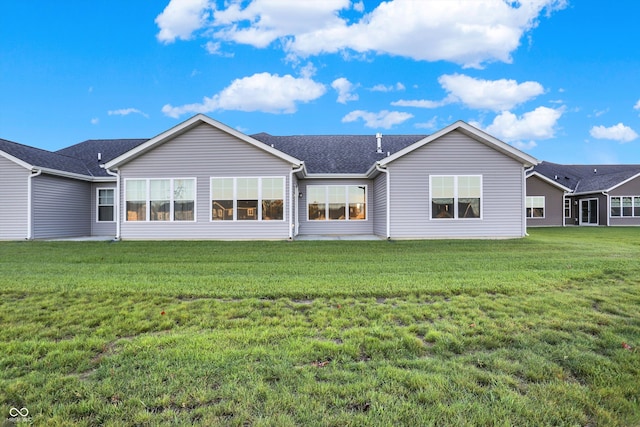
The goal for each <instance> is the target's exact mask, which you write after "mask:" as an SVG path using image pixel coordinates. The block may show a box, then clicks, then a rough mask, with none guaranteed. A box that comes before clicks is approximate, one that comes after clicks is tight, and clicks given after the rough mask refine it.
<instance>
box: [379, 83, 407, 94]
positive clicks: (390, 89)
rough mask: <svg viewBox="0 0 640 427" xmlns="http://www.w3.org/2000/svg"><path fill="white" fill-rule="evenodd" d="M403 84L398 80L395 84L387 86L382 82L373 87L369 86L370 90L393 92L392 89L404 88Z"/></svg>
mask: <svg viewBox="0 0 640 427" xmlns="http://www.w3.org/2000/svg"><path fill="white" fill-rule="evenodd" d="M405 89H406V88H405V86H404V85H403V84H402V83H400V82H398V83H396V84H395V85H389V86H385V85H383V84H378V85H375V86H374V87H372V88H371V91H372V92H393V91H394V90H398V91H400V90H405Z"/></svg>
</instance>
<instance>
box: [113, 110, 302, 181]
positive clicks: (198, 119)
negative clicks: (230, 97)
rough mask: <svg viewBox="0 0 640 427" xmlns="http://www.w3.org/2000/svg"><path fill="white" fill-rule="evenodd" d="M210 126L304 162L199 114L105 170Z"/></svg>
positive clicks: (114, 161) (296, 162) (293, 161)
mask: <svg viewBox="0 0 640 427" xmlns="http://www.w3.org/2000/svg"><path fill="white" fill-rule="evenodd" d="M203 123H205V124H208V125H209V126H212V127H214V128H216V129H219V130H221V131H223V132H225V133H228V134H229V135H232V136H235V137H236V138H238V139H240V140H242V141H244V142H246V143H248V144H251V145H253V146H255V147H257V148H259V149H261V150H263V151H266V152H267V153H269V154H272V155H274V156H276V157H279V158H280V159H282V160H285V161H286V162H289V163H291V164H293V165H300V164H302V161H301V160H299V159H296V158H295V157H292V156H289V155H288V154H285V153H283V152H282V151H280V150H277V149H275V148H273V147H271V146H270V145H267V144H265V143H263V142H260V141H258V140H257V139H254V138H251V137H250V136H249V135H245V134H244V133H242V132H239V131H237V130H235V129H233V128H231V127H229V126H227V125H225V124H223V123H220V122H219V121H217V120H213V119H212V118H210V117H207V116H205V115H204V114H197V115H195V116H193V117H191V118H190V119H187V120H185V121H184V122H182V123H180V124H178V125H176V126H174V127H172V128H171V129H169V130H167V131H164V132H162V133H161V134H160V135H157V136H155V137H153V138H151V139H150V140H148V141H147V142H145V143H143V144H140V145H138V146H137V147H135V148H133V149H132V150H129V151H127V152H126V153H124V154H122V155H121V156H118V157H116V158H115V159H113V160H111V161H109V162H107V163H105V165H104V166H105V168H107V169H113V168H115V167H117V166H120V165H121V164H123V163H126V162H128V161H130V160H132V159H134V158H136V157H138V156H140V155H141V154H144V153H145V152H147V151H149V150H150V149H152V148H153V147H155V146H156V145H158V144H162V143H164V142H166V141H167V140H169V139H172V138H175V137H177V136H179V135H181V134H183V133H185V132H187V131H188V130H190V129H192V128H194V127H196V126H198V125H200V124H203Z"/></svg>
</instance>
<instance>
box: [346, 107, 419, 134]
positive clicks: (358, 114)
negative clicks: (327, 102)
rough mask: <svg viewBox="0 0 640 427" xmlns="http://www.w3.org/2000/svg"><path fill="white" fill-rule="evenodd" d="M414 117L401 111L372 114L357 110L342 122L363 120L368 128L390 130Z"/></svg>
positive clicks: (384, 111)
mask: <svg viewBox="0 0 640 427" xmlns="http://www.w3.org/2000/svg"><path fill="white" fill-rule="evenodd" d="M412 117H413V115H412V114H409V113H403V112H400V111H387V110H383V111H380V112H378V113H372V112H369V111H363V110H355V111H352V112H350V113H349V114H347V115H346V116H344V117H343V118H342V122H343V123H350V122H355V121H357V120H359V119H362V120H364V125H365V126H366V127H369V128H382V129H390V128H391V127H392V126H394V125H397V124H400V123H403V122H405V121H407V120H409V119H410V118H412Z"/></svg>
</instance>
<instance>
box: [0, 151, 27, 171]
mask: <svg viewBox="0 0 640 427" xmlns="http://www.w3.org/2000/svg"><path fill="white" fill-rule="evenodd" d="M0 156H2V157H4V158H5V159H7V160H9V161H12V162H13V163H15V164H17V165H18V166H22V167H23V168H25V169H29V170H31V169H33V168H34V166H33V165H31V164H29V163H27V162H25V161H24V160H20V159H19V158H17V157H15V156H12V155H11V154H9V153H6V152H4V151H1V150H0Z"/></svg>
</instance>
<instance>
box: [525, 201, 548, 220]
mask: <svg viewBox="0 0 640 427" xmlns="http://www.w3.org/2000/svg"><path fill="white" fill-rule="evenodd" d="M525 207H526V209H527V218H544V196H527V201H526V206H525Z"/></svg>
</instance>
